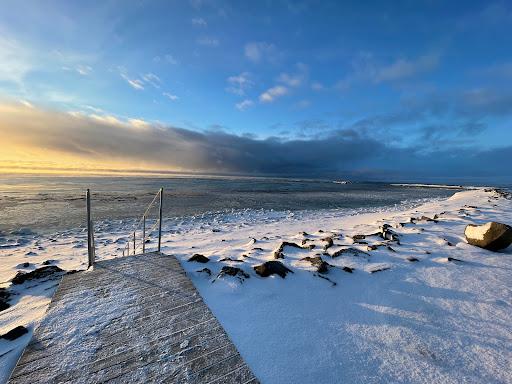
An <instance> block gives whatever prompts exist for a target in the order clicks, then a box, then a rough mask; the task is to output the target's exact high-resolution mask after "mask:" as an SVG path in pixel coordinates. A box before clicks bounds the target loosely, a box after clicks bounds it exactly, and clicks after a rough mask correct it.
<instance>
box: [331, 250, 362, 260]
mask: <svg viewBox="0 0 512 384" xmlns="http://www.w3.org/2000/svg"><path fill="white" fill-rule="evenodd" d="M346 253H349V254H352V255H353V256H370V254H369V253H366V252H364V251H361V250H360V249H357V248H344V249H340V250H338V251H336V252H334V253H333V254H332V255H331V257H332V258H335V257H338V256H341V255H343V254H346Z"/></svg>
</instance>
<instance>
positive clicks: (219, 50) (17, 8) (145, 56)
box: [0, 0, 512, 174]
mask: <svg viewBox="0 0 512 384" xmlns="http://www.w3.org/2000/svg"><path fill="white" fill-rule="evenodd" d="M511 40H512V4H511V3H510V2H470V1H467V2H464V4H463V5H462V4H461V3H459V2H442V1H425V2H421V1H415V2H410V1H404V2H394V3H393V4H384V2H366V3H365V4H362V2H343V3H342V2H338V1H321V2H307V1H295V2H294V1H258V2H249V1H246V2H228V1H214V0H211V1H207V0H192V1H101V2H93V1H88V2H82V1H66V2H64V1H45V2H41V1H22V2H20V1H11V0H7V1H6V2H5V3H4V5H3V11H2V13H0V97H1V98H2V100H4V101H5V102H10V103H11V102H15V103H16V102H19V103H22V104H23V105H30V106H31V108H38V109H42V110H45V111H52V113H54V114H58V113H74V114H76V115H80V116H87V117H89V118H90V117H91V116H92V117H93V118H96V120H95V121H98V118H99V117H101V118H102V119H103V120H102V123H105V124H107V126H106V128H105V129H106V130H108V129H110V128H109V127H108V122H109V121H110V122H114V123H115V122H119V121H120V122H123V123H126V124H137V122H139V123H140V124H148V125H151V126H158V127H172V128H179V129H185V130H187V132H188V131H191V132H199V133H202V134H205V135H206V136H208V135H210V134H215V133H221V134H225V135H228V136H230V137H231V136H234V137H235V138H239V137H243V138H247V139H250V140H253V141H255V142H256V143H255V144H259V141H261V140H263V141H265V142H268V141H269V140H270V141H272V140H274V141H279V142H280V143H284V142H290V141H300V142H301V143H302V142H303V141H311V142H315V143H316V142H318V141H321V140H330V139H331V138H335V137H342V138H343V140H344V145H350V140H351V138H357V140H359V141H361V143H364V140H368V141H369V142H371V143H374V142H378V143H380V144H382V145H384V146H385V147H386V150H388V149H389V150H391V151H392V150H397V151H410V153H412V154H413V155H414V156H416V157H417V156H420V157H421V156H423V157H422V159H423V160H424V161H427V160H428V158H427V157H425V156H429V155H433V154H439V153H440V152H441V153H442V155H443V156H446V159H449V158H450V154H454V153H455V154H465V153H468V151H473V153H474V151H478V152H482V151H491V150H493V149H495V148H500V149H503V148H508V147H509V146H511V145H512V130H511V129H510V128H511V127H510V122H511V115H512V90H511V88H510V86H511V85H512V81H511V80H512V55H511V51H510V49H509V47H510V46H511ZM109 119H110V120H109ZM71 125H73V124H71ZM114 125H115V124H114ZM68 129H73V128H72V127H70V128H68ZM112 129H114V128H112ZM77 140H80V139H79V138H78V139H77ZM205 140H207V141H208V137H206V138H205ZM347 141H348V142H347ZM340 148H341V147H340ZM320 152H321V151H320ZM511 153H512V152H511ZM507 154H508V152H507ZM116 156H117V155H116ZM223 156H224V155H223ZM319 156H320V155H319ZM390 156H391V157H393V156H392V155H390ZM460 156H461V157H464V156H465V155H460ZM299 157H300V156H299ZM321 157H322V156H320V158H321ZM435 157H438V156H437V155H435ZM223 159H225V158H224V157H223ZM223 159H221V163H222V162H223V161H224V160H223ZM418 159H419V158H418ZM217 160H218V159H217ZM321 160H324V161H332V160H333V158H329V159H320V160H319V161H321ZM287 161H291V162H293V161H292V160H287ZM312 161H313V160H312ZM340 161H341V160H340ZM343 161H348V160H343ZM375 161H377V160H375V159H374V162H373V163H372V162H370V161H368V162H367V163H365V164H360V165H358V169H355V168H350V167H347V164H346V163H344V164H341V165H340V167H339V169H343V170H345V171H347V172H348V170H350V171H353V172H356V173H357V172H362V170H364V169H370V168H372V169H373V168H375V166H374V163H375ZM446 161H448V160H446ZM475 161H477V160H475ZM299 163H300V161H298V162H297V167H300V166H301V165H300V164H299ZM225 164H226V163H224V165H225ZM418 164H421V161H420V160H418ZM461 164H462V163H461ZM471 164H472V163H471ZM163 165H165V164H163ZM168 165H169V166H170V167H171V168H173V169H175V168H176V167H174V166H175V165H176V164H174V163H173V162H170V163H169V164H168ZM290 166H291V165H290ZM460 166H461V167H466V168H467V167H468V166H470V164H469V163H468V164H466V165H460ZM178 168H179V169H180V170H186V169H187V166H186V164H184V163H180V164H179V166H178ZM203 168H205V167H202V166H200V164H195V165H194V167H190V169H191V170H201V169H203ZM206 168H208V167H206ZM292 168H293V167H292ZM349 168H350V169H349ZM391 168H393V173H394V174H396V172H398V173H400V166H399V164H397V165H396V166H393V167H391ZM405 168H407V167H404V174H405V173H407V172H410V171H411V170H406V169H405ZM448 168H449V167H448ZM268 169H272V167H265V169H264V170H266V171H268ZM286 169H289V168H286ZM336 169H337V168H336V167H334V168H333V169H331V170H330V171H335V170H336ZM206 170H207V171H208V170H211V169H206ZM214 170H219V171H231V170H234V171H240V172H244V171H245V169H237V168H236V167H229V166H223V167H219V168H218V169H214ZM253 170H254V169H252V168H251V167H249V168H248V169H247V171H249V172H252V171H253ZM255 170H256V171H263V170H262V169H260V168H257V169H255ZM406 171H407V172H406ZM431 171H432V172H431V173H434V171H436V170H435V169H432V170H431ZM454 172H456V171H454Z"/></svg>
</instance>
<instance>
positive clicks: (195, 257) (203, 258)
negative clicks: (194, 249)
mask: <svg viewBox="0 0 512 384" xmlns="http://www.w3.org/2000/svg"><path fill="white" fill-rule="evenodd" d="M188 261H196V262H198V263H203V264H204V263H207V262H209V261H210V259H209V258H207V257H206V256H204V255H201V254H200V253H196V254H194V255H193V256H192V257H191V258H190V259H188Z"/></svg>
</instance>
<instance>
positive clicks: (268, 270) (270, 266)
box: [254, 260, 293, 279]
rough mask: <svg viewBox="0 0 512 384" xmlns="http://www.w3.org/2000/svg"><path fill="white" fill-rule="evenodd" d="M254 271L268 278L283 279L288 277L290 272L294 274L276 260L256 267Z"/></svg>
mask: <svg viewBox="0 0 512 384" xmlns="http://www.w3.org/2000/svg"><path fill="white" fill-rule="evenodd" d="M254 271H255V272H256V273H257V274H258V275H260V276H261V277H268V276H270V275H279V276H281V277H282V278H283V279H284V278H285V277H286V274H287V273H288V272H291V273H293V271H292V270H291V269H288V268H287V267H286V266H285V265H283V264H282V263H281V262H280V261H276V260H271V261H266V262H265V263H263V264H261V265H257V266H255V267H254Z"/></svg>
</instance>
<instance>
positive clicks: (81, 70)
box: [75, 65, 92, 76]
mask: <svg viewBox="0 0 512 384" xmlns="http://www.w3.org/2000/svg"><path fill="white" fill-rule="evenodd" d="M75 71H76V72H77V73H78V74H79V75H82V76H87V75H89V74H90V73H91V72H92V67H91V66H89V65H78V66H76V68H75Z"/></svg>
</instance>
